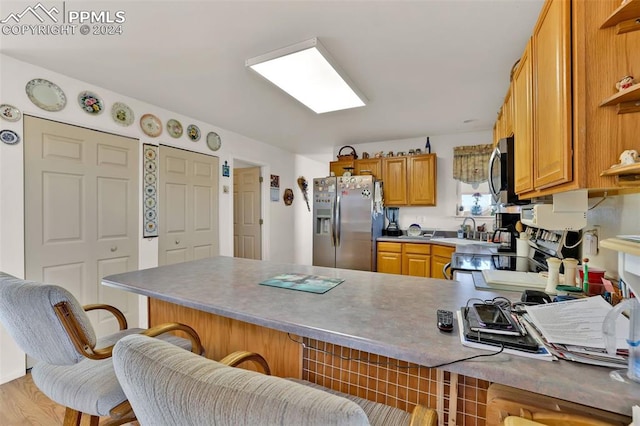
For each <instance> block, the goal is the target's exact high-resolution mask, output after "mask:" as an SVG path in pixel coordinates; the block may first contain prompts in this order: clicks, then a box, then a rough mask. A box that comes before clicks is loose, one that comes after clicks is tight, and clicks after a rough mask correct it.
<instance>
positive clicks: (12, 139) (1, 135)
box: [0, 130, 20, 145]
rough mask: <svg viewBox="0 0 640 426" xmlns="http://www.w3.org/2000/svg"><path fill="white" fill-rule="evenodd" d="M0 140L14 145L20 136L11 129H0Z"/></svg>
mask: <svg viewBox="0 0 640 426" xmlns="http://www.w3.org/2000/svg"><path fill="white" fill-rule="evenodd" d="M0 140H1V141H2V142H4V143H6V144H7V145H15V144H17V143H18V142H20V136H18V134H17V133H16V132H14V131H13V130H2V131H0Z"/></svg>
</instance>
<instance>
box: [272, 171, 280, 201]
mask: <svg viewBox="0 0 640 426" xmlns="http://www.w3.org/2000/svg"><path fill="white" fill-rule="evenodd" d="M270 190H271V201H276V202H277V201H278V200H279V199H280V176H278V175H271V185H270Z"/></svg>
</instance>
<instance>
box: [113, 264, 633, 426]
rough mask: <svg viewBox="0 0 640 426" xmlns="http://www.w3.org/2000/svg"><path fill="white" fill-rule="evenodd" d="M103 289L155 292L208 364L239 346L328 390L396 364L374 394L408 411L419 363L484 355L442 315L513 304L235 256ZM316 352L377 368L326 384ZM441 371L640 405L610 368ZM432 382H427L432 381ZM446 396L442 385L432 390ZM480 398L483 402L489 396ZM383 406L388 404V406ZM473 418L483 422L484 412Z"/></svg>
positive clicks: (532, 365) (499, 359) (522, 362)
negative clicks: (314, 286) (303, 279)
mask: <svg viewBox="0 0 640 426" xmlns="http://www.w3.org/2000/svg"><path fill="white" fill-rule="evenodd" d="M283 273H299V274H314V275H322V276H326V277H331V278H341V279H344V282H343V283H341V284H340V285H338V286H337V287H335V288H333V289H331V290H329V291H328V292H327V293H324V294H314V293H308V292H302V291H294V290H290V289H284V288H275V287H270V286H264V285H259V283H260V282H262V281H264V280H266V279H269V278H272V277H274V276H276V275H280V274H283ZM103 284H104V285H107V286H110V287H114V288H117V289H120V290H125V291H129V292H133V293H137V294H140V295H144V296H148V297H149V298H150V302H149V307H150V312H149V316H150V322H151V324H150V325H153V324H156V323H158V322H163V321H179V322H185V323H187V324H190V325H192V326H193V327H194V328H195V329H196V330H197V331H198V332H199V333H200V334H201V337H202V339H203V342H204V343H205V348H206V351H207V353H206V355H207V356H208V357H210V358H215V359H219V358H221V357H222V356H224V355H226V353H228V352H230V351H232V350H238V349H246V350H252V351H257V352H262V353H263V355H264V356H265V357H266V358H267V360H268V362H269V363H270V364H271V365H272V367H274V368H272V370H273V371H274V374H276V375H286V376H294V377H303V378H305V379H307V380H311V381H316V382H320V384H323V385H324V386H327V387H331V386H332V380H333V379H335V380H336V381H338V380H339V381H340V382H341V383H342V382H345V381H347V379H346V378H345V376H346V377H348V376H349V375H350V374H355V376H358V377H356V378H355V379H354V380H355V381H358V380H359V377H360V376H364V375H366V374H369V375H370V374H371V373H372V372H373V373H374V375H375V374H380V373H376V371H378V370H379V369H380V363H385V362H394V363H395V364H397V365H398V368H396V369H395V370H390V371H395V373H394V374H390V375H388V376H385V383H386V388H385V390H384V392H381V391H380V390H379V389H378V390H377V391H376V392H377V393H376V395H378V394H380V393H385V394H392V393H393V394H394V395H398V394H400V393H402V394H403V397H402V398H401V399H402V400H403V401H404V405H403V404H400V403H399V404H398V406H400V407H403V408H405V409H410V407H407V404H408V405H411V404H415V403H416V402H417V401H414V400H413V399H414V398H417V399H420V398H419V395H420V394H419V393H418V396H415V395H416V391H415V390H413V389H412V386H415V380H419V379H421V378H422V376H421V375H422V374H423V373H419V374H418V373H412V374H418V377H414V376H412V375H409V377H408V380H407V381H405V382H404V383H403V384H401V383H399V382H400V381H401V376H402V374H401V373H399V372H398V371H399V370H401V369H403V368H404V369H405V370H410V369H412V368H414V366H415V367H417V366H424V367H421V368H422V370H426V371H434V370H435V369H431V368H429V367H430V366H437V365H440V364H443V363H447V362H451V361H455V360H458V359H461V358H465V357H469V356H472V355H478V354H487V353H488V352H486V351H481V350H476V349H471V348H467V347H463V346H462V345H461V344H460V340H459V336H458V334H457V327H458V325H457V324H456V329H455V331H454V333H449V334H447V333H442V332H440V331H438V329H437V327H436V324H435V318H436V310H437V309H448V310H452V311H456V310H457V309H459V308H460V307H461V306H464V305H465V304H466V303H467V300H469V299H471V298H482V299H491V298H493V297H496V296H501V295H502V296H505V295H507V296H508V297H511V298H513V296H514V294H513V293H503V294H501V293H498V292H488V291H477V290H476V289H475V288H474V287H473V285H465V284H464V283H460V282H456V281H444V280H436V279H428V278H417V277H410V276H400V275H390V274H381V273H372V272H364V271H353V270H344V269H333V268H324V267H313V266H306V265H294V264H282V263H274V262H266V261H256V260H248V259H239V258H231V257H215V258H210V259H201V260H198V261H194V262H188V263H181V264H175V265H169V266H162V267H157V268H151V269H146V270H141V271H134V272H128V273H123V274H117V275H111V276H108V277H105V278H104V279H103ZM298 342H304V343H305V345H306V346H305V347H304V348H303V346H302V345H300V344H299V343H298ZM319 347H320V348H324V349H325V350H327V351H329V352H332V353H334V352H336V351H340V353H341V354H343V356H349V357H351V358H358V360H361V358H364V357H367V358H369V359H370V360H371V362H370V364H368V365H369V366H368V367H367V368H366V369H364V370H363V369H362V368H361V369H360V371H356V372H355V373H354V372H348V371H347V372H345V371H346V370H343V369H346V368H347V364H349V362H348V361H342V364H341V363H340V360H338V365H341V367H340V369H339V370H338V369H333V370H331V375H333V376H337V377H333V378H327V377H324V376H323V374H322V372H321V371H320V370H319V369H317V368H316V369H314V368H315V367H314V366H317V365H319V364H321V363H322V365H323V366H324V367H323V368H326V369H327V370H328V369H329V367H327V366H325V364H329V358H333V357H332V356H330V355H327V354H325V353H323V352H314V353H313V354H311V355H309V354H308V353H307V352H309V351H311V352H313V350H314V349H316V348H319ZM338 347H341V349H336V348H338ZM365 353H367V354H366V355H365ZM376 363H378V364H376ZM414 371H415V370H414ZM437 372H438V376H441V375H443V374H446V375H450V376H451V377H455V378H456V380H457V378H458V375H461V376H465V377H464V378H463V379H464V380H467V379H471V378H475V379H478V380H477V381H478V382H481V381H487V382H494V383H501V384H504V385H508V386H512V387H516V388H520V389H524V390H527V391H531V392H536V393H540V394H544V395H548V396H551V397H554V398H559V399H563V400H568V401H572V402H576V403H579V404H584V405H588V406H591V407H595V408H599V409H602V410H606V411H610V412H613V413H620V414H624V415H627V416H629V415H631V406H632V405H633V404H637V402H638V400H639V398H640V386H638V385H637V384H633V385H630V384H625V383H619V382H615V381H613V380H611V379H610V378H609V370H608V369H606V368H600V367H593V366H587V365H581V364H577V363H571V362H567V361H556V362H547V361H540V360H533V359H529V358H524V357H519V356H514V355H509V354H504V353H502V354H499V355H495V356H490V357H483V358H477V359H474V360H471V361H465V362H459V363H453V364H450V365H446V366H443V367H441V368H439V369H438V370H437ZM385 374H386V373H385ZM425 374H426V373H425ZM341 375H342V376H343V377H340V376H341ZM392 375H393V376H394V377H395V379H394V378H393V377H392ZM427 376H428V377H427V379H428V380H431V379H432V377H431V375H430V373H429V374H427ZM434 376H435V374H434ZM425 377H426V376H425ZM414 379H415V380H414ZM364 381H365V382H366V380H364ZM576 381H579V383H577V382H576ZM394 382H398V383H394ZM436 383H440V381H439V380H434V381H433V383H432V385H433V386H434V388H435V387H436V386H440V385H436ZM401 387H402V389H400V388H401ZM451 388H455V386H450V387H449V389H448V390H449V393H450V395H453V394H454V393H455V395H456V397H457V389H455V390H453V389H451ZM338 389H339V390H342V391H347V392H357V393H359V394H361V395H367V393H366V391H364V390H362V389H360V387H359V386H350V385H347V386H346V387H341V385H338ZM434 391H436V390H434ZM442 391H444V386H442V388H438V389H437V392H439V393H441V392H442ZM425 398H427V399H426V400H423V401H419V402H421V403H424V404H427V405H431V406H434V408H435V405H436V404H440V403H441V401H437V398H436V397H433V396H429V397H425ZM430 398H432V399H430ZM484 398H485V402H486V393H485V394H484ZM479 399H481V397H476V400H479ZM455 400H456V398H453V400H451V399H450V400H449V401H448V404H449V407H448V408H449V409H450V410H451V411H452V412H456V402H455ZM385 401H386V402H387V403H389V402H388V401H389V400H388V399H382V402H385ZM477 416H478V418H482V413H480V414H477ZM479 424H484V420H483V421H482V422H481V423H479Z"/></svg>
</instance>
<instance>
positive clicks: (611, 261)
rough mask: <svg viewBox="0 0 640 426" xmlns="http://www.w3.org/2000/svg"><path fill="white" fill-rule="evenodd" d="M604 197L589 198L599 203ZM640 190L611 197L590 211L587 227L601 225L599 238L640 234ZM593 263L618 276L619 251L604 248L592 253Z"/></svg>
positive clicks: (613, 275) (590, 256)
mask: <svg viewBox="0 0 640 426" xmlns="http://www.w3.org/2000/svg"><path fill="white" fill-rule="evenodd" d="M600 200H601V198H591V199H589V206H595V205H596V203H597V202H598V201H600ZM638 212H640V194H632V195H619V196H613V197H607V199H605V200H604V201H603V202H602V203H600V204H598V205H597V206H595V207H594V208H593V209H592V210H589V211H588V212H587V227H586V228H585V229H593V228H595V227H596V226H597V228H596V229H598V233H599V241H602V240H603V239H605V238H612V237H615V236H616V235H640V214H639V213H638ZM588 257H589V264H590V265H593V266H597V267H599V268H602V269H605V270H606V271H607V272H606V275H607V276H611V277H613V278H618V252H616V251H614V250H609V249H600V250H599V252H598V254H597V255H588Z"/></svg>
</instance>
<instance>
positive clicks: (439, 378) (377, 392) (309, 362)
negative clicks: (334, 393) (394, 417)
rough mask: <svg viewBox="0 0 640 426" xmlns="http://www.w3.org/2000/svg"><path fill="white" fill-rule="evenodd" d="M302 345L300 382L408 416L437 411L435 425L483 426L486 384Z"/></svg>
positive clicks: (374, 357) (377, 358)
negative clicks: (419, 409) (418, 409)
mask: <svg viewBox="0 0 640 426" xmlns="http://www.w3.org/2000/svg"><path fill="white" fill-rule="evenodd" d="M303 340H304V343H305V349H304V352H303V360H302V362H303V364H302V378H303V379H305V380H308V381H310V382H313V383H317V384H319V385H322V386H325V387H327V388H331V389H335V390H338V391H341V392H344V393H348V394H351V395H356V396H359V397H361V398H365V399H368V400H370V401H376V402H380V403H383V404H386V405H390V406H392V407H397V408H400V409H402V410H405V411H408V412H411V411H412V410H413V408H414V407H415V406H416V404H422V405H425V406H427V407H431V408H434V409H437V411H438V417H439V419H440V424H445V425H446V424H456V425H459V426H485V424H486V423H485V422H486V404H487V388H488V387H489V384H490V383H489V382H487V381H485V380H479V379H474V378H471V377H465V376H461V375H458V374H453V373H448V372H445V371H442V370H437V369H435V368H428V367H425V366H420V365H417V364H411V363H408V362H404V361H399V360H395V359H393V358H388V357H383V356H380V355H375V354H371V353H367V352H364V351H358V350H355V349H350V348H346V347H342V346H338V345H333V344H330V343H326V342H321V341H318V340H313V339H308V338H305V339H303ZM327 352H329V353H331V354H334V355H330V354H328V353H327ZM452 398H453V400H452ZM450 418H451V420H450Z"/></svg>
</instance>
